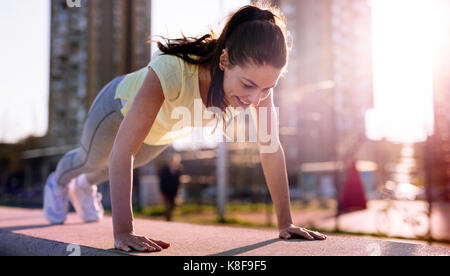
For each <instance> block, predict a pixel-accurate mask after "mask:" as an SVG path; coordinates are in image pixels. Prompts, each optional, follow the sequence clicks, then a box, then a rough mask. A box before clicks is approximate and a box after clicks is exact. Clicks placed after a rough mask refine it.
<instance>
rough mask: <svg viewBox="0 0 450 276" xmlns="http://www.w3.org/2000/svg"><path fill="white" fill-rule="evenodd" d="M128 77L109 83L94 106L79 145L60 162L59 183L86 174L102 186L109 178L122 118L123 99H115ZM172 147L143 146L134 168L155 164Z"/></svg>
mask: <svg viewBox="0 0 450 276" xmlns="http://www.w3.org/2000/svg"><path fill="white" fill-rule="evenodd" d="M124 77H125V76H119V77H116V78H115V79H113V80H112V81H110V82H109V83H108V84H106V85H105V86H104V87H103V89H102V90H101V91H100V93H99V94H98V95H97V97H96V98H95V100H94V102H93V103H92V105H91V107H90V109H89V112H88V115H87V119H86V121H85V123H84V126H83V132H82V135H81V142H80V146H79V147H78V148H76V149H73V150H71V151H69V152H67V153H66V154H64V156H63V157H62V158H61V159H60V160H59V162H58V165H57V166H56V171H55V175H56V182H57V183H58V184H59V185H68V184H69V182H70V180H71V179H72V178H74V177H77V176H78V175H80V174H83V173H85V174H86V176H87V179H88V182H89V183H90V184H100V183H102V182H105V181H107V180H108V178H109V174H108V166H107V165H108V160H109V155H110V153H111V150H112V147H113V144H114V139H115V137H116V134H117V132H118V130H119V127H120V123H121V122H122V120H123V118H124V117H123V115H122V113H121V112H120V109H121V108H122V104H121V102H120V99H114V96H115V92H116V88H117V85H118V84H119V83H120V81H121V80H122V79H123V78H124ZM168 146H169V145H162V146H152V145H147V144H142V146H141V148H140V149H139V150H138V152H137V153H136V156H135V159H134V166H133V167H134V168H137V167H141V166H143V165H145V164H147V163H148V162H150V161H152V160H153V159H154V158H155V157H156V156H158V155H159V154H160V153H161V152H162V151H163V150H164V149H166V148H167V147H168Z"/></svg>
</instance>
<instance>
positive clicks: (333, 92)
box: [275, 0, 373, 184]
mask: <svg viewBox="0 0 450 276" xmlns="http://www.w3.org/2000/svg"><path fill="white" fill-rule="evenodd" d="M280 7H281V10H282V11H283V12H284V14H285V15H286V17H287V22H288V29H289V32H290V34H291V37H292V46H293V47H292V51H291V56H290V61H289V62H290V64H289V67H288V72H287V74H286V77H285V79H284V80H283V82H282V83H281V85H280V88H278V89H277V91H276V96H275V98H276V100H275V101H276V105H277V106H279V107H280V115H279V116H280V135H281V139H282V143H283V145H284V148H285V149H287V150H286V155H287V156H286V157H287V160H288V171H289V172H290V174H293V175H295V174H297V173H301V171H300V168H301V166H302V165H304V164H305V163H320V162H329V161H332V162H338V161H343V162H344V163H345V164H346V163H348V162H349V161H350V159H352V158H356V155H357V154H358V158H367V159H371V158H372V157H373V154H372V152H371V151H370V150H367V147H368V146H369V144H370V143H371V142H369V141H368V140H367V139H366V136H365V124H364V122H365V117H364V115H365V111H366V110H367V109H369V108H370V107H371V105H372V72H371V68H372V64H371V56H372V53H371V39H370V37H371V24H370V20H371V19H370V18H371V17H370V15H371V12H370V7H369V6H368V1H365V0H333V1H332V0H323V1H314V0H300V1H294V0H284V1H280ZM372 160H373V159H372ZM326 173H328V174H329V173H330V172H329V171H328V172H326ZM331 173H332V174H333V172H331ZM317 177H321V176H320V174H319V175H318V176H317ZM324 177H325V178H326V179H325V178H324V179H325V180H326V181H329V180H328V179H329V177H330V175H324ZM336 177H337V178H336ZM298 179H301V177H299V178H298ZM333 179H334V181H333V182H336V181H339V180H340V174H337V175H336V176H333ZM320 181H321V180H320V179H318V180H317V183H320ZM297 184H300V183H297Z"/></svg>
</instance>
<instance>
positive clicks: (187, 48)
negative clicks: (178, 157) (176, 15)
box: [150, 3, 289, 128]
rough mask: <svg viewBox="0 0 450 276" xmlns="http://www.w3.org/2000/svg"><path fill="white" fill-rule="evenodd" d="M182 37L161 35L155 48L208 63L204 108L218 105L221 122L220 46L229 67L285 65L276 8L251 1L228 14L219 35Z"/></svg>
mask: <svg viewBox="0 0 450 276" xmlns="http://www.w3.org/2000/svg"><path fill="white" fill-rule="evenodd" d="M182 36H183V37H182V38H178V39H168V38H164V37H163V39H164V40H165V41H166V43H165V44H166V45H164V44H163V43H161V42H158V43H157V45H158V48H159V49H160V50H161V52H163V53H164V54H168V55H174V56H177V57H179V58H182V59H183V60H185V61H187V62H189V63H191V64H208V66H209V71H210V74H211V85H210V87H209V90H208V97H207V107H211V106H215V107H218V108H220V110H222V112H223V113H225V116H223V119H224V122H225V117H227V116H226V114H228V113H227V112H226V108H227V106H228V103H227V102H226V100H225V93H224V90H223V80H224V72H223V71H222V70H220V68H219V62H220V56H221V54H222V50H223V49H227V50H228V53H229V63H230V65H231V66H236V65H239V66H243V65H246V64H247V63H249V62H253V63H255V64H257V65H271V66H273V67H275V68H283V67H285V66H286V65H287V61H288V48H289V47H288V45H287V30H286V21H285V18H284V16H282V15H281V12H280V10H279V8H277V7H273V6H270V5H267V4H260V3H255V4H251V5H247V6H244V7H242V8H240V9H239V10H238V11H237V12H235V13H234V14H232V15H231V17H230V18H229V20H228V22H227V23H226V25H225V27H224V28H223V30H222V33H221V34H220V36H219V37H216V35H215V34H214V32H213V31H212V30H211V31H210V33H209V34H205V35H203V36H201V37H186V36H184V35H183V34H182ZM150 41H151V40H150ZM190 55H195V56H197V57H198V58H192V57H191V56H190ZM225 125H226V124H224V128H225Z"/></svg>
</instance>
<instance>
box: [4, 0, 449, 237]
mask: <svg viewBox="0 0 450 276" xmlns="http://www.w3.org/2000/svg"><path fill="white" fill-rule="evenodd" d="M250 2H251V1H248V0H209V1H202V0H189V1H182V0H129V1H122V0H90V1H87V0H81V1H66V0H39V1H34V0H2V8H1V10H0V23H1V24H0V37H2V43H1V44H0V59H1V60H2V61H3V62H2V63H3V64H4V66H3V67H2V69H0V72H1V74H0V95H1V96H2V101H0V204H1V205H10V206H20V207H30V208H40V207H41V206H42V198H43V194H42V193H43V186H44V182H45V179H46V178H47V176H48V174H49V173H50V172H51V171H52V170H54V169H55V168H56V164H57V162H58V160H59V159H60V158H61V157H62V155H63V154H64V153H66V152H67V151H69V150H71V149H73V148H76V147H77V146H78V143H79V140H80V136H81V130H82V127H83V123H84V120H85V119H86V115H87V111H88V110H89V107H90V105H91V103H92V101H93V99H94V98H95V96H96V95H97V93H98V92H99V91H100V90H101V88H102V87H103V86H104V85H105V84H106V83H108V82H109V81H110V80H112V79H113V78H114V77H116V76H119V75H123V74H127V73H130V72H133V71H135V70H138V69H140V68H142V67H144V66H146V65H147V64H148V63H149V61H150V57H151V53H152V52H153V51H155V50H156V45H155V44H154V43H153V44H152V45H150V44H147V43H146V41H147V39H148V38H149V36H150V35H151V36H152V38H153V39H155V38H156V37H153V36H154V35H163V36H168V37H171V38H177V37H180V36H181V32H183V33H184V34H185V35H187V36H197V35H202V34H204V33H206V32H208V30H209V28H213V29H214V30H216V32H217V33H220V30H221V27H222V26H223V23H224V21H225V20H226V16H227V15H228V14H229V13H230V12H233V11H236V10H237V9H238V8H239V7H241V6H243V5H246V4H249V3H250ZM78 4H79V5H78ZM272 4H274V5H277V6H279V7H280V9H281V11H282V12H283V13H284V15H285V16H286V18H287V23H288V30H289V33H290V41H291V43H292V51H291V54H290V60H289V66H288V71H287V74H286V76H285V77H284V78H283V79H282V80H280V83H279V85H278V87H277V88H276V89H275V92H274V98H275V105H276V106H277V107H279V119H280V135H281V141H282V144H283V147H284V150H285V154H286V161H287V169H288V175H289V184H290V195H291V206H292V212H293V218H294V223H296V224H299V225H302V226H305V227H311V228H314V229H318V230H321V231H326V232H334V233H348V234H358V235H360V234H364V235H377V236H389V237H397V238H405V239H424V240H429V241H443V242H450V56H449V54H450V51H449V49H450V35H449V34H450V1H448V0H390V1H387V0H372V1H370V0H279V1H272ZM247 123H248V124H251V122H250V121H248V122H247ZM206 132H208V131H207V130H206V131H205V130H201V129H198V130H195V132H194V133H193V135H192V136H191V137H188V138H186V139H183V140H180V141H177V142H175V143H174V144H173V145H172V146H171V147H170V148H169V149H167V150H166V151H165V152H164V153H163V154H162V155H161V156H160V157H158V158H157V159H156V160H155V161H154V162H151V163H149V164H147V165H146V166H144V167H141V168H138V169H135V177H134V182H135V183H134V186H133V189H134V193H133V201H134V208H135V212H136V214H138V215H142V216H151V217H152V218H153V219H163V213H164V212H163V210H162V207H161V206H162V199H161V195H160V193H159V190H158V189H159V186H158V182H159V180H158V174H157V171H158V169H159V168H160V167H161V166H162V165H163V163H164V161H165V160H166V159H165V156H166V155H167V154H172V153H174V152H178V153H180V155H181V157H182V165H183V168H184V169H183V174H182V176H181V187H180V188H181V190H180V193H179V197H178V198H177V204H178V207H177V209H176V210H175V215H174V220H178V221H189V222H196V223H216V222H219V223H229V224H234V225H244V226H253V227H276V218H275V214H274V210H273V207H272V204H271V199H270V195H269V194H268V190H267V187H266V184H265V180H264V175H263V172H262V168H261V165H260V160H259V154H258V148H257V146H256V144H255V143H237V142H236V143H222V142H220V141H219V139H216V138H217V137H215V136H208V135H205V133H206ZM99 189H100V191H101V192H102V193H103V198H104V199H103V204H104V205H105V206H106V207H108V206H109V205H110V202H109V196H108V195H109V187H108V183H107V182H106V183H102V184H101V185H100V187H99Z"/></svg>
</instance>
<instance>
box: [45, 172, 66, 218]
mask: <svg viewBox="0 0 450 276" xmlns="http://www.w3.org/2000/svg"><path fill="white" fill-rule="evenodd" d="M68 192H69V189H68V188H67V187H62V186H60V185H58V184H57V183H56V179H55V172H52V173H50V175H49V176H48V178H47V181H46V183H45V188H44V215H45V217H46V218H47V220H48V221H50V222H51V223H52V224H63V223H64V221H66V216H67V212H68V211H69V195H68Z"/></svg>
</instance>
